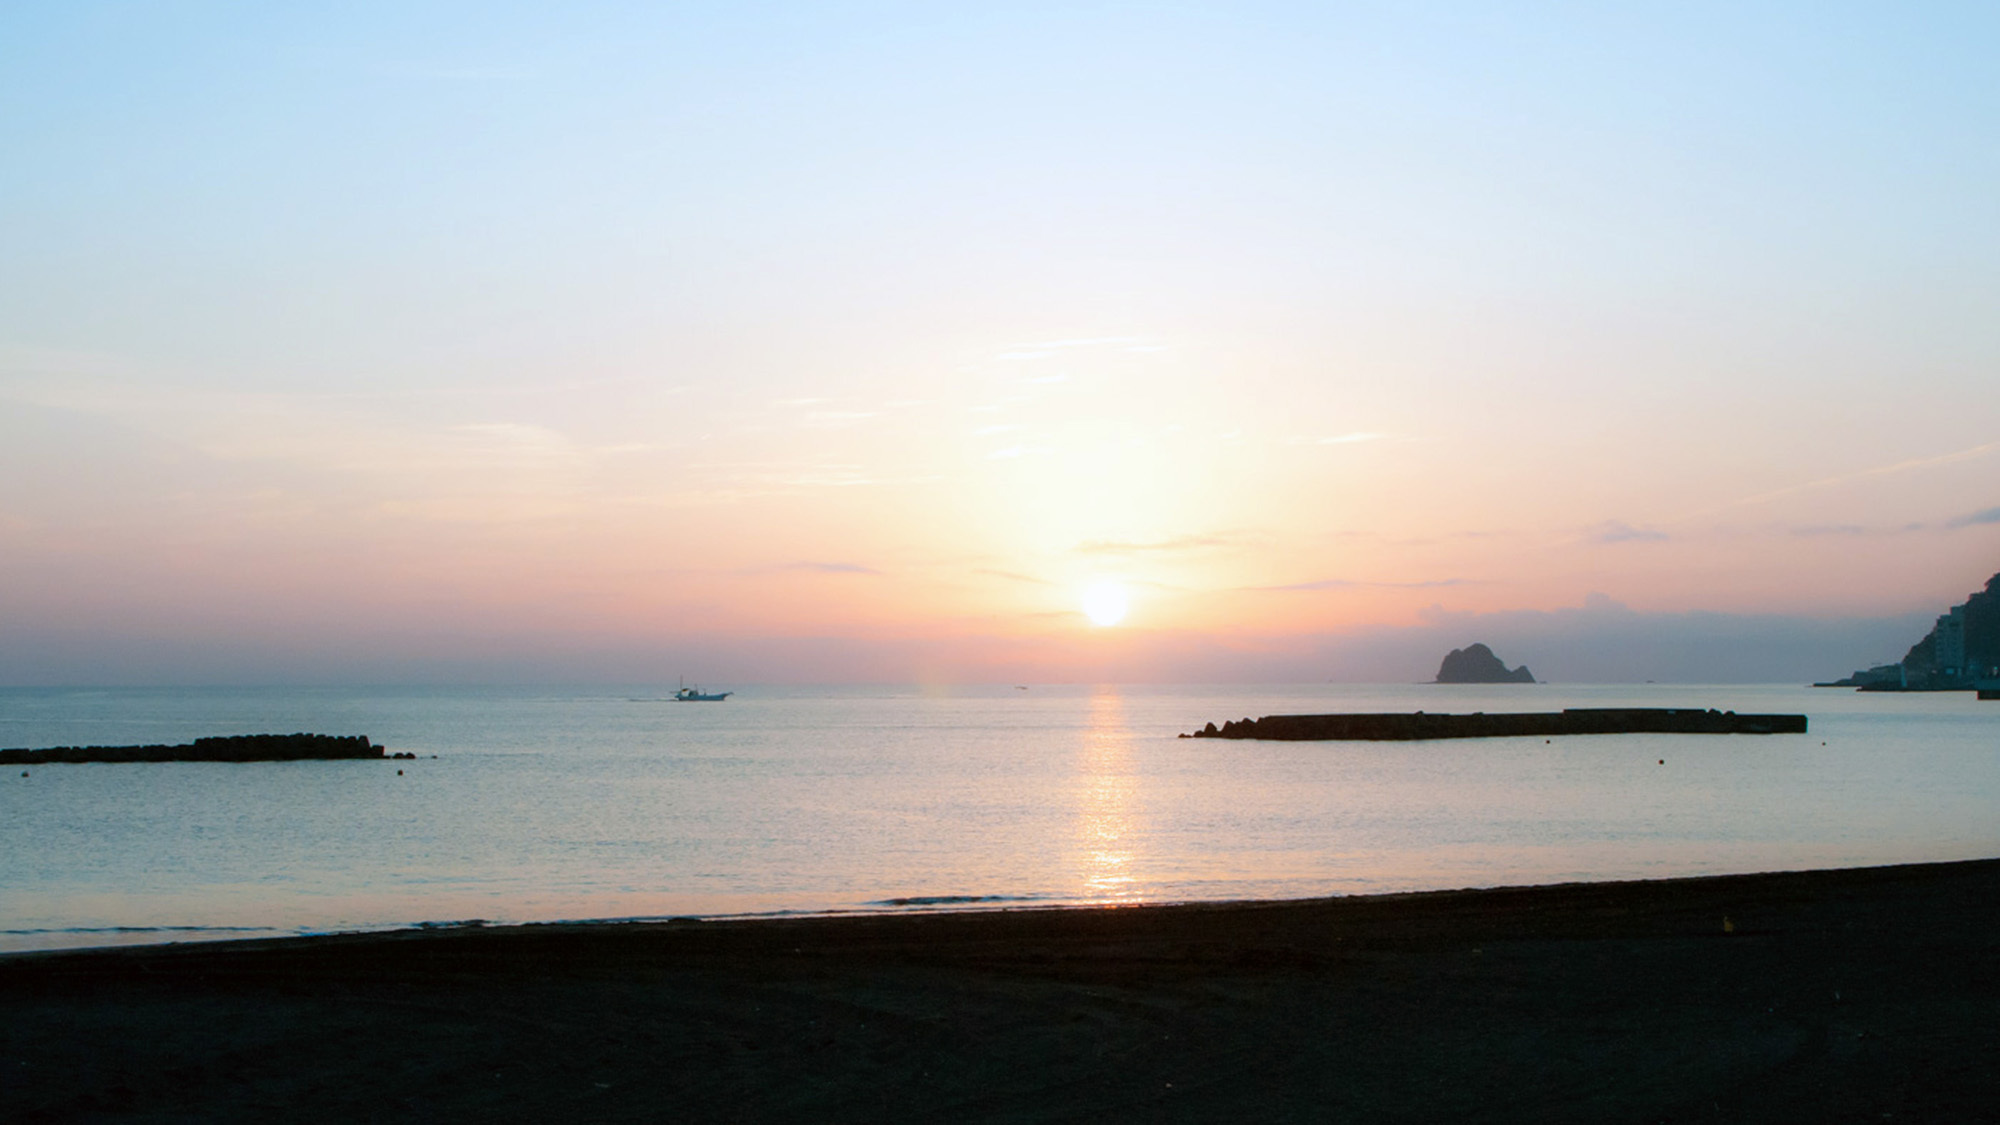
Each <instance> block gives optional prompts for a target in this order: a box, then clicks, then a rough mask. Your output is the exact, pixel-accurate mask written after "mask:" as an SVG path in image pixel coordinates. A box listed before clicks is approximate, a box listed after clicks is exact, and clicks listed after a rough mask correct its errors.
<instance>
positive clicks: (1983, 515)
mask: <svg viewBox="0 0 2000 1125" xmlns="http://www.w3.org/2000/svg"><path fill="white" fill-rule="evenodd" d="M1983 523H2000V508H1988V509H1986V510H1985V511H1982V512H1973V513H1972V514H1970V515H1964V516H1960V517H1958V518H1957V519H1955V520H1947V521H1945V526H1946V527H1948V528H1951V529H1952V530H1954V531H1956V530H1958V529H1959V528H1961V527H1974V526H1976V525H1978V524H1983Z"/></svg>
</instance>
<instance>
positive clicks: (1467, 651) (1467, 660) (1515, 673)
mask: <svg viewBox="0 0 2000 1125" xmlns="http://www.w3.org/2000/svg"><path fill="white" fill-rule="evenodd" d="M1436 682H1437V683H1440V684H1532V683H1534V682H1535V674H1534V673H1533V672H1530V671H1528V666H1527V665H1526V664H1523V665H1521V666H1520V667H1519V668H1514V669H1509V668H1508V667H1507V662H1506V661H1504V660H1502V659H1500V658H1499V657H1498V656H1495V655H1493V650H1492V649H1490V648H1487V647H1486V646H1485V645H1483V644H1469V645H1467V646H1465V647H1464V648H1455V649H1452V650H1451V651H1450V652H1448V653H1446V654H1445V658H1444V663H1443V664H1440V665H1438V674H1437V680H1436Z"/></svg>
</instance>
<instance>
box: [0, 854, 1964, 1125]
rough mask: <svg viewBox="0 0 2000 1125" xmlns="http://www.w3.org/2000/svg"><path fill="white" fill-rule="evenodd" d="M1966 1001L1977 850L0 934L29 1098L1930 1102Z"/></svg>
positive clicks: (830, 1105)
mask: <svg viewBox="0 0 2000 1125" xmlns="http://www.w3.org/2000/svg"><path fill="white" fill-rule="evenodd" d="M1725 920H1726V923H1725ZM1996 1010H2000V860H1995V859H1988V860H1969V861H1959V862H1953V863H1931V864H1907V865H1898V866H1891V867H1867V868H1847V869H1837V870H1820V871H1801V872H1780V873H1767V874H1752V875H1717V876H1700V877H1693V878H1678V879H1661V880H1637V881H1628V882H1612V883H1564V884H1554V885H1548V886H1539V887H1509V888H1495V889H1479V890H1455V891H1421V892H1402V893H1392V894H1383V895H1357V896H1346V897H1339V898H1330V899H1305V900H1280V901H1249V902H1240V901H1239V902H1230V903H1183V904H1170V905H1145V906H1115V907H1059V908H1049V907H1026V908H998V909H991V910H946V911H914V912H901V913H885V914H859V915H833V916H827V915H820V916H812V917H775V918H774V917H760V918H750V919H732V920H706V921H664V922H622V923H621V922H569V923H540V924H529V925H519V926H458V927H449V926H440V927H431V928H428V929H417V930H410V929H404V930H392V931H380V932H367V933H351V934H333V935H325V936H314V937H284V938H256V939H249V940H237V941H219V942H199V943H186V944H170V945H145V946H122V947H108V948H98V949H89V950H76V949H68V950H43V951H26V952H22V953H17V954H12V955H9V956H7V957H5V958H0V1052H4V1054H0V1058H5V1059H7V1060H18V1065H17V1066H15V1067H14V1074H13V1075H10V1081H9V1088H10V1092H9V1093H8V1094H7V1095H6V1096H7V1099H8V1101H10V1102H11V1103H13V1104H14V1105H15V1106H16V1107H17V1108H19V1109H21V1110H22V1111H23V1113H22V1114H21V1116H24V1117H25V1118H26V1119H28V1120H37V1119H46V1120H66V1119H71V1118H73V1117H77V1116H91V1115H95V1114H104V1113H120V1114H125V1113H130V1114H157V1115H167V1116H190V1117H201V1118H206V1119H215V1120H249V1119H252V1118H266V1119H268V1117H270V1116H272V1115H273V1114H274V1113H281V1112H294V1113H296V1112H301V1111H303V1112H306V1113H308V1114H309V1115H312V1116H324V1117H347V1118H353V1117H363V1118H376V1119H390V1120H400V1119H409V1120H414V1119H417V1118H419V1117H425V1116H436V1115H443V1116H448V1117H452V1116H455V1117H469V1116H480V1117H495V1118H499V1119H527V1118H530V1117H538V1116H547V1115H550V1114H556V1113H570V1114H586V1115H589V1116H590V1117H592V1118H596V1119H610V1120H622V1119H639V1118H648V1117H656V1116H660V1115H681V1116H692V1117H697V1118H704V1119H705V1118H724V1119H735V1120H778V1119H795V1118H798V1117H801V1116H810V1117H815V1118H826V1119H831V1120H863V1119H879V1118H881V1117H883V1116H889V1117H892V1118H910V1117H947V1118H967V1119H975V1120H1070V1119H1074V1118H1077V1117H1090V1116H1109V1117H1112V1118H1119V1119H1124V1118H1142V1117H1143V1118H1148V1119H1169V1120H1174V1119H1182V1120H1212V1119H1215V1118H1216V1117H1219V1116H1225V1115H1229V1114H1242V1113H1245V1112H1256V1113H1258V1114H1260V1115H1261V1116H1264V1117H1268V1118H1272V1119H1279V1120H1283V1119H1314V1120H1321V1119H1327V1118H1338V1119H1350V1120H1410V1119H1430V1118H1443V1117H1465V1118H1468V1119H1475V1120H1494V1121H1513V1120H1520V1121H1528V1120H1535V1121H1551V1120H1558V1121H1559V1120H1576V1121H1584V1120H1606V1119H1611V1120H1630V1119H1650V1120H1659V1119H1663V1118H1664V1119H1692V1118H1695V1117H1700V1118H1703V1119H1713V1118H1714V1117H1715V1116H1716V1115H1717V1114H1718V1113H1720V1114H1721V1115H1722V1116H1723V1117H1725V1118H1734V1119H1756V1120H1792V1119H1810V1120H1838V1119H1843V1118H1849V1117H1851V1118H1853V1119H1857V1120H1859V1119H1862V1118H1867V1119H1871V1120H1879V1119H1881V1115H1882V1114H1885V1113H1893V1114H1894V1115H1895V1116H1896V1118H1897V1119H1905V1120H1907V1119H1909V1118H1910V1117H1913V1116H1914V1117H1917V1118H1920V1119H1921V1118H1924V1117H1936V1118H1945V1119H1964V1118H1968V1117H1976V1116H1978V1115H1979V1112H1981V1111H1982V1110H1983V1109H1984V1108H1985V1107H1990V1106H1991V1105H1993V1104H2000V1066H1996V1065H1994V1064H1995V1063H1996V1061H2000V1029H1996V1027H1995V1024H1996V1022H2000V1021H1995V1020H1993V1019H1992V1013H1993V1012H1994V1011H1996Z"/></svg>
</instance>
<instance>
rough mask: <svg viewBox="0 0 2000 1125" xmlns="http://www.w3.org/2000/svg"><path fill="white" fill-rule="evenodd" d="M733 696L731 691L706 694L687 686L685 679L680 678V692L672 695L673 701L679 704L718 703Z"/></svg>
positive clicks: (733, 693)
mask: <svg viewBox="0 0 2000 1125" xmlns="http://www.w3.org/2000/svg"><path fill="white" fill-rule="evenodd" d="M735 694H736V693H735V692H733V691H718V692H714V693H712V694H711V693H707V692H704V691H702V690H701V688H699V687H689V686H687V678H686V677H682V678H681V690H679V691H677V692H675V693H674V700H675V701H676V702H679V703H720V702H722V701H723V700H725V699H728V698H729V697H730V696H732V695H735Z"/></svg>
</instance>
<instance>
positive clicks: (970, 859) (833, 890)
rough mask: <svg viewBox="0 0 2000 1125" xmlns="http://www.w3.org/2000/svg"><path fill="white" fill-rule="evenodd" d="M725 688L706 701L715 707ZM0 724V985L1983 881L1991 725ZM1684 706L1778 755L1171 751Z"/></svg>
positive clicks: (458, 695)
mask: <svg viewBox="0 0 2000 1125" xmlns="http://www.w3.org/2000/svg"><path fill="white" fill-rule="evenodd" d="M724 686H728V685H724ZM734 691H735V694H733V695H731V696H730V697H729V699H728V700H727V701H725V702H721V703H682V702H675V701H673V700H672V699H671V696H672V691H671V689H670V688H667V687H661V686H658V685H649V686H640V687H624V688H588V689H577V688H560V689H553V688H552V689H524V688H476V689H475V688H409V687H395V688H373V689H356V688H338V689H335V688H326V689H298V688H255V689H219V688H217V689H145V690H138V689H122V688H121V689H103V690H80V689H4V690H0V747H42V746H60V745H128V744H136V743H152V742H168V743H172V742H184V741H188V740H191V739H194V738H197V737H200V736H203V735H226V734H251V733H262V732H273V733H289V732H293V731H313V732H319V733H324V734H342V735H349V734H365V735H367V736H369V737H370V738H372V739H374V740H375V741H376V742H379V743H382V744H384V745H385V746H387V747H388V748H389V749H390V750H391V751H392V752H397V753H410V754H415V755H416V758H415V759H414V760H396V761H346V762H267V763H244V764H220V763H157V764H78V765H39V766H33V767H26V768H22V767H12V768H8V769H6V770H4V771H0V951H21V950H32V949H48V948H63V947H86V946H100V945H113V944H125V943H139V942H177V941H195V940H214V939H226V938H237V937H258V936H271V935H290V934H321V933H331V932H340V931H357V930H381V929H391V928H400V927H412V926H457V925H479V924H499V923H530V922H554V921H572V920H585V919H603V920H609V919H661V918H673V917H705V918H714V917H740V916H760V915H796V914H832V913H845V912H878V913H879V912H897V911H916V910H993V909H1009V908H1020V907H1026V906H1057V905H1086V904H1097V905H1109V904H1129V903H1162V902H1189V901H1224V900H1243V899H1286V898H1307V897H1318V896H1327V895H1352V894H1368V893H1378V892H1388V891H1415V890H1430V889H1443V888H1457V887H1490V886H1503V885H1521V884H1546V883H1560V882H1570V881H1578V880H1605V879H1650V878H1662V877H1671V876H1684V875H1706V874H1719V873H1733V872H1754V871H1774V870H1799V869H1809V868H1827V867H1852V866H1865V865H1873V864H1888V863H1908V862H1919V861H1931V860H1954V859H1971V858H1982V857H1992V856H2000V703H1994V702H1987V703H1981V702H1979V701H1977V700H1976V699H1975V698H1974V696H1973V695H1972V694H1971V693H1945V694H1910V695H1896V694H1862V693H1856V692H1852V691H1844V690H1831V689H1812V688H1806V687H1798V686H1791V685H1762V686H1742V685H1728V686H1698V685H1653V684H1645V685H1619V686H1605V685H1585V686H1564V685H1549V684H1537V685H1494V686H1466V685H1451V686H1446V685H1351V684H1344V685H1334V684H1302V685H1267V686H1243V685H1193V686H1162V685H1144V686H1130V685H1124V686H1088V685H1084V686H1077V685H1066V686H1048V685H1040V684H1030V685H1015V684H1001V685H992V686H980V687H917V686H911V687H796V686H794V687H775V686H754V685H744V686H738V687H735V688H734ZM1563 707H1703V708H1716V709H1719V710H1734V711H1739V712H1752V711H1754V712H1768V711H1775V712H1787V713H1803V714H1806V715H1808V716H1809V717H1810V723H1811V726H1810V731H1809V733H1807V734H1803V735H1765V736H1755V735H1720V736H1718V735H1599V736H1571V737H1556V738H1549V739H1543V738H1496V739H1473V740H1455V741H1438V742H1404V743H1356V742H1349V743H1341V742H1256V741H1233V740H1232V741H1223V740H1213V739H1185V738H1180V737H1177V736H1178V735H1180V734H1182V733H1184V732H1192V731H1194V730H1197V729H1199V728H1200V727H1201V726H1202V725H1203V724H1204V723H1207V722H1211V721H1213V722H1216V723H1218V724H1220V723H1221V722H1222V721H1223V720H1226V719H1240V718H1249V717H1256V716H1261V715H1270V714H1297V713H1322V712H1336V711H1339V712H1352V711H1391V712H1394V711H1400V712H1410V711H1420V710H1421V711H1432V712H1471V711H1485V712H1499V711H1523V710H1528V711H1539V710H1555V709H1560V708H1563Z"/></svg>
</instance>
